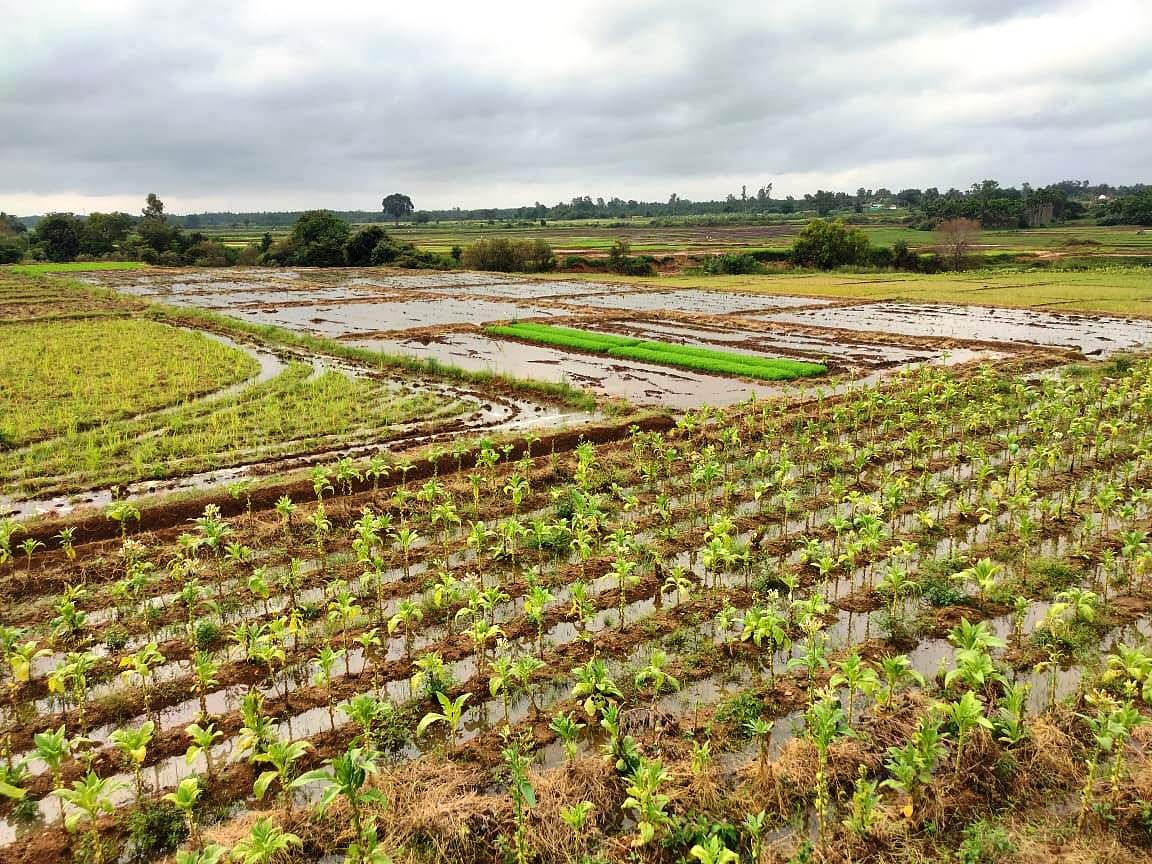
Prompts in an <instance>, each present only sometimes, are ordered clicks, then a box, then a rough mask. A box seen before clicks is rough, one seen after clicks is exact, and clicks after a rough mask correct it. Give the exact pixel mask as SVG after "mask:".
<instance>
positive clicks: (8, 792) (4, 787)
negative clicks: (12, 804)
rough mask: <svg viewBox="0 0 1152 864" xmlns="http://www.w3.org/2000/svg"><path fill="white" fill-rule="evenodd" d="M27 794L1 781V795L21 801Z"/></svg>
mask: <svg viewBox="0 0 1152 864" xmlns="http://www.w3.org/2000/svg"><path fill="white" fill-rule="evenodd" d="M26 794H27V793H26V792H25V791H24V790H23V789H21V788H19V787H18V786H13V785H12V784H11V783H6V782H4V781H3V780H0V795H3V796H4V797H5V798H11V799H13V800H15V801H19V800H20V799H21V798H23V797H24V796H25V795H26Z"/></svg>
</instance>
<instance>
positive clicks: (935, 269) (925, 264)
mask: <svg viewBox="0 0 1152 864" xmlns="http://www.w3.org/2000/svg"><path fill="white" fill-rule="evenodd" d="M919 259H920V260H919V261H918V262H917V265H916V269H917V270H918V271H919V272H921V273H943V272H944V259H943V258H941V257H940V256H939V255H937V254H936V253H935V252H925V253H923V254H922V255H920V256H919Z"/></svg>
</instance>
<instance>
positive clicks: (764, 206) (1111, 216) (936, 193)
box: [25, 180, 1149, 231]
mask: <svg viewBox="0 0 1152 864" xmlns="http://www.w3.org/2000/svg"><path fill="white" fill-rule="evenodd" d="M1148 188H1149V187H1147V186H1145V185H1143V184H1135V185H1131V186H1112V185H1109V184H1107V183H1101V184H1095V185H1093V184H1090V183H1089V182H1088V181H1087V180H1063V181H1061V182H1059V183H1053V184H1051V185H1049V186H1044V187H1039V188H1033V187H1031V186H1030V185H1028V184H1027V183H1025V184H1021V186H1020V187H1018V188H1017V187H1010V186H1002V185H1001V184H1000V183H999V182H998V181H995V180H984V181H981V182H979V183H975V184H973V185H972V186H971V187H970V188H969V189H965V190H961V189H948V190H947V191H943V192H942V191H940V190H939V189H938V188H936V187H929V188H927V189H918V188H907V189H900V190H898V191H892V190H890V189H886V188H883V187H881V188H879V189H875V190H873V189H867V188H864V187H861V188H859V189H857V190H856V191H855V192H843V191H841V192H834V191H827V190H823V189H818V190H817V191H815V192H812V193H807V194H805V195H802V196H800V197H793V196H791V195H789V196H786V197H784V198H773V197H772V184H771V183H766V184H763V185H761V186H760V187H759V188H757V189H756V190H754V191H753V190H750V189H749V188H748V187H746V186H745V187H742V188H741V190H740V192H739V194H736V193H731V194H728V195H727V196H726V197H725V198H723V199H716V200H707V201H694V200H691V199H688V198H682V197H681V196H679V195H678V194H675V193H673V194H671V195H669V196H668V200H666V201H638V200H636V199H627V200H625V199H623V198H619V197H611V198H607V199H605V198H603V197H596V198H594V197H592V196H590V195H582V196H576V197H575V198H572V199H570V200H568V201H561V202H558V203H556V204H552V205H547V204H543V203H541V202H539V201H537V202H535V203H533V204H531V205H525V206H521V207H482V208H473V209H463V208H459V207H455V208H451V209H444V210H418V209H416V208H415V207H414V206H413V202H412V199H411V198H410V197H409V196H407V195H403V194H401V193H393V194H391V195H389V196H387V197H386V198H385V199H384V200H383V202H382V210H383V215H384V216H385V217H386V218H387V219H389V220H391V221H393V222H394V223H397V224H398V223H399V222H400V221H403V220H407V221H409V222H410V223H412V224H426V223H430V222H442V221H481V222H492V223H495V222H509V221H515V222H520V223H533V224H539V223H540V222H541V221H543V222H544V223H545V224H547V222H548V221H550V220H574V219H576V220H578V219H600V220H626V219H632V218H648V219H654V220H657V221H659V220H663V219H667V220H674V221H677V222H679V221H682V220H691V219H693V218H698V219H700V220H702V221H708V220H709V219H711V218H716V219H718V220H723V221H741V220H743V219H747V220H748V221H753V222H754V221H758V220H765V219H767V220H771V219H778V218H787V217H789V216H794V215H797V214H800V215H803V214H805V213H807V214H815V215H817V216H820V217H824V216H829V215H834V214H838V215H842V216H844V218H845V220H846V221H853V217H856V216H863V215H866V214H873V213H879V214H880V215H883V214H884V213H885V212H886V211H889V210H898V211H906V212H903V213H902V214H901V216H900V218H902V219H904V220H905V221H906V222H907V224H910V225H912V226H913V227H918V228H922V229H924V230H934V228H935V226H936V224H937V223H938V222H940V221H943V220H945V219H959V218H966V219H976V220H979V221H980V223H981V224H982V225H983V226H984V227H985V228H997V227H1005V228H1007V227H1029V226H1034V225H1046V224H1052V223H1059V222H1064V221H1067V220H1070V219H1078V218H1081V217H1084V216H1097V217H1098V218H1100V219H1101V220H1102V221H1103V220H1109V221H1106V222H1104V224H1120V223H1118V222H1114V221H1113V220H1116V219H1122V218H1124V214H1126V212H1127V211H1126V210H1125V208H1124V207H1123V206H1121V205H1120V204H1119V202H1121V201H1123V200H1126V199H1128V198H1130V197H1136V198H1139V197H1140V196H1141V195H1143V194H1146V191H1147V189H1148ZM1101 196H1104V199H1105V201H1103V202H1102V201H1101V200H1100V197H1101ZM332 212H333V214H334V215H336V216H338V217H339V218H341V219H343V220H344V221H345V222H349V223H351V224H365V223H372V222H378V221H380V220H381V215H382V214H381V212H380V211H373V210H337V211H332ZM1141 212H1142V211H1141ZM303 215H304V211H260V212H244V213H230V212H225V213H195V214H191V215H187V216H172V217H169V218H170V220H171V222H172V223H173V224H174V225H178V226H180V227H183V228H185V229H189V230H195V229H201V228H212V229H222V228H231V229H234V230H237V231H239V230H249V229H251V228H252V227H254V226H255V227H259V228H271V229H276V228H289V227H291V226H292V225H294V224H295V223H296V222H297V221H298V220H299V219H300V217H301V216H303ZM29 221H32V220H25V224H28V222H29ZM1125 224H1143V223H1141V222H1138V221H1132V222H1128V223H1125ZM29 227H31V225H29Z"/></svg>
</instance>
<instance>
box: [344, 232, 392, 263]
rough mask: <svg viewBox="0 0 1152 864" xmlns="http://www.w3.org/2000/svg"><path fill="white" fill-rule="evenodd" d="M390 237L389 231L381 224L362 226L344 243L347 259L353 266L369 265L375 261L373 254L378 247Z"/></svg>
mask: <svg viewBox="0 0 1152 864" xmlns="http://www.w3.org/2000/svg"><path fill="white" fill-rule="evenodd" d="M390 239H391V238H390V237H389V236H388V232H387V231H385V230H384V229H383V228H381V227H380V226H379V225H369V226H368V227H367V228H361V229H360V230H359V231H357V232H356V233H355V234H353V235H352V236H351V237H349V238H348V242H347V243H345V244H344V257H345V260H347V262H348V264H349V265H351V266H353V267H367V266H368V265H369V264H372V263H373V260H372V255H373V253H374V252H375V251H376V247H377V246H379V245H380V244H381V243H386V242H387V241H389V240H390Z"/></svg>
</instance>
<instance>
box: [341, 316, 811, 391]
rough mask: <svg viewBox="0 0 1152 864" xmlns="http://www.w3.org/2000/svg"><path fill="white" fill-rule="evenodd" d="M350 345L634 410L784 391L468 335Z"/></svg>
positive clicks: (698, 374) (455, 334)
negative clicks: (565, 386)
mask: <svg viewBox="0 0 1152 864" xmlns="http://www.w3.org/2000/svg"><path fill="white" fill-rule="evenodd" d="M351 344H353V345H357V346H359V347H361V348H369V349H372V350H376V351H384V352H387V353H396V354H407V355H409V356H412V357H421V358H433V359H436V360H440V361H442V362H445V363H452V364H454V365H457V366H462V367H464V368H466V369H472V370H490V371H497V372H504V373H507V374H510V375H516V376H520V377H526V378H527V377H531V378H536V379H540V380H544V381H567V382H569V383H571V384H573V385H575V386H577V387H583V388H585V389H588V390H591V391H593V392H596V393H603V394H605V395H609V396H622V397H624V398H626V399H629V400H631V401H633V402H635V403H637V404H639V405H665V406H669V407H673V408H694V407H697V406H699V405H701V404H709V405H718V406H722V405H731V404H735V403H737V402H743V401H745V400H747V399H748V398H749V397H751V396H753V395H755V396H756V397H757V398H768V397H771V396H780V395H783V394H785V393H788V392H790V391H789V388H786V387H783V386H778V385H777V386H774V385H770V384H758V383H752V382H749V381H741V380H738V379H735V378H719V377H716V376H713V375H704V374H701V373H697V372H690V371H688V370H681V369H669V368H668V367H667V366H655V365H651V364H646V363H637V362H634V361H631V360H620V359H616V358H611V359H609V358H599V357H593V356H591V355H586V354H572V353H569V352H567V351H563V350H560V349H558V348H548V347H545V346H542V345H526V344H523V343H520V342H512V341H505V340H502V339H491V338H489V337H487V336H483V335H479V334H472V333H446V334H444V335H442V336H440V337H438V338H437V339H435V340H429V341H427V342H425V341H423V340H418V339H365V340H356V341H354V342H352V343H351Z"/></svg>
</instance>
